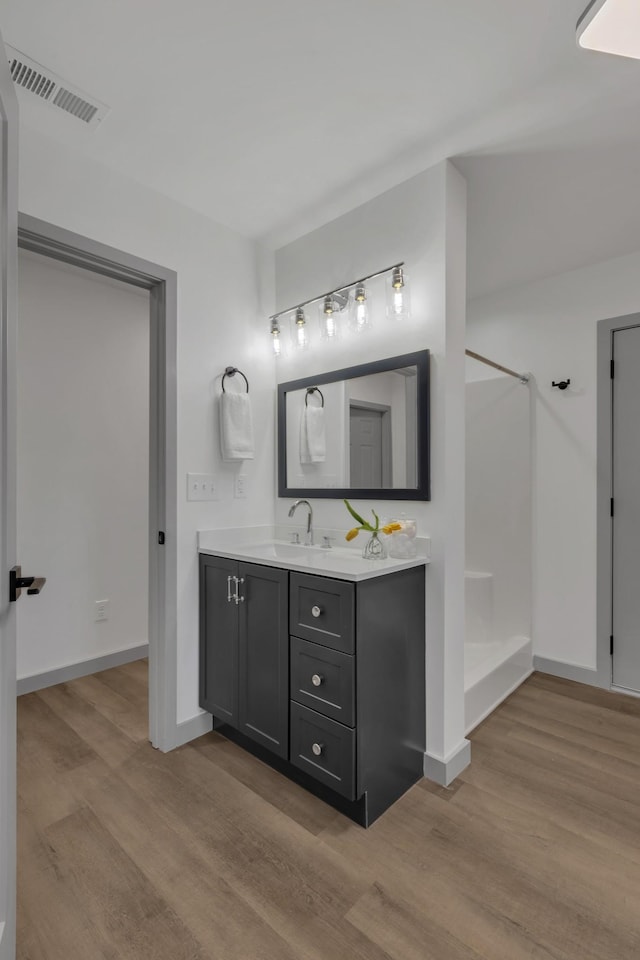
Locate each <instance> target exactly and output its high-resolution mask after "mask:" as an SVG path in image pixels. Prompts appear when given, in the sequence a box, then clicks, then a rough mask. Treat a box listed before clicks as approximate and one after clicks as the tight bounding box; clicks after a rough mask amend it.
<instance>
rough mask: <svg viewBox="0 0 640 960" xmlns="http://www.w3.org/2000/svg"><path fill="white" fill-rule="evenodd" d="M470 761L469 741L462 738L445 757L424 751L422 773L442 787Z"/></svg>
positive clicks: (452, 779)
mask: <svg viewBox="0 0 640 960" xmlns="http://www.w3.org/2000/svg"><path fill="white" fill-rule="evenodd" d="M470 763H471V743H470V741H469V740H463V741H462V743H461V744H460V745H459V746H458V747H456V749H455V750H454V751H453V753H450V754H449V756H448V757H446V759H443V758H442V757H434V756H432V755H431V754H430V753H425V755H424V775H425V777H426V778H427V780H433V781H434V782H435V783H439V784H440V785H441V786H443V787H448V786H449V784H450V783H452V782H453V781H454V780H455V779H456V777H458V776H460V774H461V773H462V771H463V770H464V769H465V767H468V766H469V764H470Z"/></svg>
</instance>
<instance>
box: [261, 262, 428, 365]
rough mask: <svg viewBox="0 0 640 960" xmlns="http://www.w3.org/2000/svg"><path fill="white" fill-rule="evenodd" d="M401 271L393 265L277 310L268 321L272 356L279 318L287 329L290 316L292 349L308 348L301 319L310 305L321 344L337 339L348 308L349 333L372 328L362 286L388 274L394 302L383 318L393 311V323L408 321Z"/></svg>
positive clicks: (279, 352)
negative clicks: (316, 317) (316, 306)
mask: <svg viewBox="0 0 640 960" xmlns="http://www.w3.org/2000/svg"><path fill="white" fill-rule="evenodd" d="M403 267H404V263H395V264H393V265H392V266H391V267H385V269H384V270H377V271H376V272H375V273H369V274H368V275H367V276H366V277H361V278H360V279H359V280H354V281H353V282H352V283H350V284H347V285H346V286H344V285H343V286H341V287H337V288H336V289H335V290H329V291H328V293H323V294H321V295H320V296H319V297H310V298H309V300H305V301H304V302H303V303H299V304H298V305H297V306H295V307H288V308H287V309H286V310H279V311H278V313H274V314H273V315H272V316H271V317H270V318H269V320H270V324H271V336H272V338H273V353H274V356H276V357H278V356H281V355H282V348H281V344H280V334H281V330H280V323H281V321H282V318H283V317H284V318H285V320H286V325H288V324H289V323H290V322H291V317H292V316H293V322H294V324H295V333H294V336H293V342H294V344H295V346H296V347H298V348H300V349H303V348H305V347H308V346H309V324H308V322H307V317H306V316H305V307H308V306H309V304H312V303H317V304H319V311H320V313H319V316H320V328H321V331H322V336H323V338H324V339H325V340H338V339H339V337H340V331H341V329H342V328H343V326H344V325H343V323H342V321H341V319H340V316H339V315H340V314H342V313H345V312H346V310H347V307H348V306H349V305H350V304H351V307H352V309H351V322H350V327H351V329H352V330H355V331H356V332H358V333H362V332H363V331H365V330H368V329H370V328H371V326H372V324H371V315H370V305H369V295H368V291H367V288H366V286H365V284H366V283H367V282H368V281H369V280H374V279H376V278H377V277H382V276H385V275H386V274H390V286H391V289H392V290H393V294H394V299H393V300H392V302H391V307H390V308H389V309H388V311H387V316H390V315H391V314H390V312H389V310H390V309H391V308H393V311H394V316H395V319H396V320H397V319H401V318H402V319H404V318H406V317H408V316H409V310H408V299H407V277H406V274H405V273H404V271H403V269H402V268H403ZM352 291H353V300H352ZM283 345H284V343H283Z"/></svg>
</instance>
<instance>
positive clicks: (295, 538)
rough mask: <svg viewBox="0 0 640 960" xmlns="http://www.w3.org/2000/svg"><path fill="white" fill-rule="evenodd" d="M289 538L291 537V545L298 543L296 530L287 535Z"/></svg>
mask: <svg viewBox="0 0 640 960" xmlns="http://www.w3.org/2000/svg"><path fill="white" fill-rule="evenodd" d="M289 536H290V537H291V543H300V534H299V533H298V531H297V530H296V531H294V533H291V534H289Z"/></svg>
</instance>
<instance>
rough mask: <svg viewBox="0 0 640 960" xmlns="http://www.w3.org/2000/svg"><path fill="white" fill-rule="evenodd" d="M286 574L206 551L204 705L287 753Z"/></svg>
mask: <svg viewBox="0 0 640 960" xmlns="http://www.w3.org/2000/svg"><path fill="white" fill-rule="evenodd" d="M288 661H289V636H288V573H287V571H286V570H278V569H276V568H274V567H266V566H260V565H258V564H253V563H244V562H238V561H236V560H228V559H225V558H224V557H211V556H205V555H201V557H200V706H201V707H203V709H205V710H208V711H209V712H210V713H212V714H213V715H214V717H216V719H217V720H218V721H221V722H223V723H226V724H229V726H231V727H233V728H235V729H236V730H239V731H240V732H241V733H242V734H244V735H245V736H247V737H249V738H250V739H251V740H254V741H256V743H259V744H261V745H262V746H263V747H265V748H267V749H268V750H270V751H271V752H273V753H274V754H276V756H279V757H285V758H286V757H287V756H288V753H289V717H288V702H287V701H288V684H289V662H288Z"/></svg>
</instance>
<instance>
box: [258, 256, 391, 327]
mask: <svg viewBox="0 0 640 960" xmlns="http://www.w3.org/2000/svg"><path fill="white" fill-rule="evenodd" d="M401 267H404V261H402V262H401V263H394V264H392V265H391V266H390V267H385V268H384V270H376V272H375V273H370V274H368V276H366V277H360V278H359V279H358V280H353V281H352V282H351V283H342V284H341V285H340V286H339V287H335V289H333V290H327V291H326V292H325V293H321V294H320V295H319V296H318V297H311V298H310V299H309V300H303V301H302V303H296V304H295V306H293V307H287V309H286V310H278V312H277V313H273V314H272V315H271V316H270V317H269V320H272V321H273V320H279V319H280V317H283V316H284V315H285V314H286V313H294V314H295V312H296V310H300V309H302V308H304V307H308V306H309V304H311V303H319V302H320V300H323V301H324V300H326V299H327V298H328V297H331V298H333V297H336V298H337V295H338V294H341V293H344V291H346V290H348V289H349V288H350V287H359V286H362V285H363V284H364V283H366V282H367V281H368V280H375V279H376V277H382V276H383V275H384V274H385V273H391V272H392V271H393V270H397V269H398V268H401Z"/></svg>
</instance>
